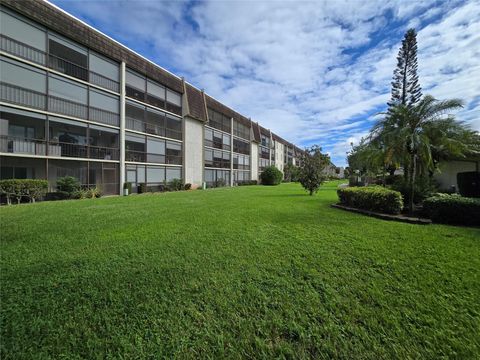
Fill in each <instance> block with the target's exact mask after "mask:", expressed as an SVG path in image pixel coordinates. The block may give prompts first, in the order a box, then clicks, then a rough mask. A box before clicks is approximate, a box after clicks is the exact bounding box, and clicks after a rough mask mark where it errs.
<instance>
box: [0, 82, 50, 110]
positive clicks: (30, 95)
mask: <svg viewBox="0 0 480 360" xmlns="http://www.w3.org/2000/svg"><path fill="white" fill-rule="evenodd" d="M0 98H1V100H2V101H5V102H9V103H12V104H17V105H24V106H28V107H32V108H36V109H41V110H45V109H46V99H47V96H46V95H45V94H42V93H40V92H37V91H34V90H30V89H25V88H22V87H20V86H16V85H12V84H8V83H4V82H2V83H0Z"/></svg>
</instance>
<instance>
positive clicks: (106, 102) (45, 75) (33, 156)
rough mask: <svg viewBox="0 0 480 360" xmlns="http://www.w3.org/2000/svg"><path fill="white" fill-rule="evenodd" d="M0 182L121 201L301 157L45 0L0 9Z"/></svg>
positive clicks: (6, 2)
mask: <svg viewBox="0 0 480 360" xmlns="http://www.w3.org/2000/svg"><path fill="white" fill-rule="evenodd" d="M0 16H1V18H0V27H1V33H0V88H1V89H0V115H1V116H0V165H1V170H0V178H2V179H5V178H39V179H47V180H48V181H49V184H50V187H51V189H52V190H53V189H54V188H55V183H56V179H57V178H59V177H62V176H67V175H68V176H74V177H76V178H77V179H79V181H80V182H81V183H82V185H84V186H86V187H91V186H99V187H100V188H102V190H103V192H104V193H105V194H118V193H120V192H121V188H122V186H123V183H124V182H127V181H128V182H131V183H132V184H133V188H134V189H135V188H136V187H138V185H139V184H141V183H144V184H146V186H147V187H148V188H150V189H152V190H155V189H156V188H158V189H160V188H161V187H162V186H164V184H165V183H168V182H170V181H171V180H173V179H182V181H183V182H185V183H191V184H192V185H193V186H194V187H195V186H201V185H202V184H203V183H204V182H205V183H206V184H207V186H210V187H215V186H233V185H235V184H239V183H242V182H246V181H250V180H257V179H258V176H259V174H260V173H261V171H262V170H263V169H264V168H265V167H266V166H269V165H275V166H277V167H278V168H279V169H280V170H283V166H284V165H285V164H287V163H293V164H295V162H296V161H297V158H298V155H299V152H300V151H301V150H300V149H299V148H297V147H296V146H294V145H293V144H291V143H289V142H287V141H285V140H283V139H282V138H280V137H279V136H277V135H275V134H273V133H272V132H271V131H270V130H268V129H266V128H264V127H262V126H261V125H260V124H258V123H257V122H254V121H252V120H251V119H249V118H247V117H245V116H243V115H241V114H239V113H238V112H236V111H234V110H233V109H230V108H229V107H227V106H225V105H224V104H222V103H220V102H219V101H217V100H215V99H214V98H213V97H211V96H209V95H208V94H206V93H205V92H204V91H201V90H199V89H197V88H195V87H194V86H193V85H191V84H189V83H188V82H186V81H185V80H184V79H183V78H180V77H178V76H176V75H174V74H172V73H170V72H168V71H166V70H165V69H163V68H161V67H159V66H158V65H156V64H154V63H152V62H151V61H149V60H148V59H145V58H144V57H142V56H141V55H139V54H137V53H135V52H133V51H132V50H130V49H128V48H127V47H125V46H123V45H122V44H120V43H118V42H116V41H115V40H113V39H111V38H109V37H108V36H106V35H104V34H102V33H100V32H99V31H97V30H95V29H94V28H92V27H90V26H89V25H87V24H85V23H83V22H81V21H80V20H78V19H76V18H74V17H72V16H71V15H69V14H67V13H66V12H64V11H63V10H61V9H59V8H57V7H56V6H54V5H52V4H50V3H48V2H45V1H41V0H37V1H15V0H3V1H2V6H1V8H0Z"/></svg>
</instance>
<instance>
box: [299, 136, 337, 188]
mask: <svg viewBox="0 0 480 360" xmlns="http://www.w3.org/2000/svg"><path fill="white" fill-rule="evenodd" d="M330 163H331V162H330V157H329V156H328V155H326V154H322V148H321V147H319V146H318V145H313V146H311V147H310V148H307V149H305V151H304V152H303V153H302V154H301V156H300V164H301V166H300V171H299V181H300V184H302V186H303V188H304V189H305V190H307V191H308V192H309V194H310V195H313V194H314V193H316V192H317V191H318V189H319V188H320V185H322V183H323V182H324V181H325V179H326V176H325V173H324V171H323V170H324V169H325V168H326V167H327V166H328V165H329V164H330Z"/></svg>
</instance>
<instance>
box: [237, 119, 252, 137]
mask: <svg viewBox="0 0 480 360" xmlns="http://www.w3.org/2000/svg"><path fill="white" fill-rule="evenodd" d="M233 135H235V136H238V137H241V138H243V139H246V140H250V127H249V126H246V125H244V124H242V123H240V122H238V121H237V120H233Z"/></svg>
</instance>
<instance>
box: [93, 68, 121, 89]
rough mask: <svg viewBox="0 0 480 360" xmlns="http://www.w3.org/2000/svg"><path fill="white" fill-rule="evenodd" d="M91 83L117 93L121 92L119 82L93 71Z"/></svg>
mask: <svg viewBox="0 0 480 360" xmlns="http://www.w3.org/2000/svg"><path fill="white" fill-rule="evenodd" d="M90 82H91V83H92V84H95V85H98V86H101V87H104V88H106V89H109V90H112V91H115V92H117V93H118V92H119V91H120V83H119V82H118V81H115V80H112V79H110V78H108V77H106V76H103V75H100V74H97V73H96V72H93V71H90Z"/></svg>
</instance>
